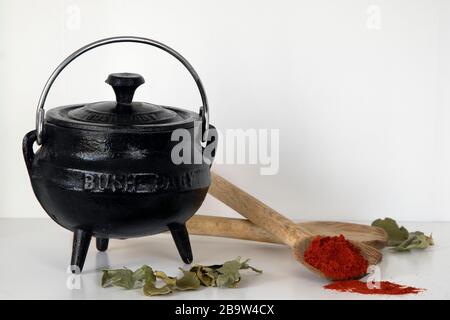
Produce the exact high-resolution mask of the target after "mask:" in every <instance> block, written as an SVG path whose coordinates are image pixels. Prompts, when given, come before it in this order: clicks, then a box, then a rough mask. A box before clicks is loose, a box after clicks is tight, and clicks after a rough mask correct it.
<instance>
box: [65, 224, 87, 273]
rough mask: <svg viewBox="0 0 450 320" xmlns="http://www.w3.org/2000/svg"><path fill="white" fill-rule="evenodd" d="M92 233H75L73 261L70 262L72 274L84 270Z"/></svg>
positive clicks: (78, 230)
mask: <svg viewBox="0 0 450 320" xmlns="http://www.w3.org/2000/svg"><path fill="white" fill-rule="evenodd" d="M91 238H92V233H91V232H89V231H84V230H81V229H76V230H75V231H74V233H73V246H72V260H71V262H70V266H71V270H72V273H80V272H81V271H82V270H83V266H84V261H85V260H86V255H87V253H88V249H89V245H90V243H91Z"/></svg>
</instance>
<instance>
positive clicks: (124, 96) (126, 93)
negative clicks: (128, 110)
mask: <svg viewBox="0 0 450 320" xmlns="http://www.w3.org/2000/svg"><path fill="white" fill-rule="evenodd" d="M105 82H106V83H107V84H109V85H110V86H111V87H113V89H114V93H115V94H116V101H117V106H118V107H120V106H121V105H122V106H123V105H128V104H130V103H131V102H132V101H133V96H134V91H135V90H136V89H137V87H139V86H140V85H141V84H143V83H144V82H145V80H144V78H143V77H142V76H141V75H140V74H137V73H128V72H121V73H111V74H110V75H109V76H108V78H107V79H106V80H105Z"/></svg>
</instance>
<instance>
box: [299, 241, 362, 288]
mask: <svg viewBox="0 0 450 320" xmlns="http://www.w3.org/2000/svg"><path fill="white" fill-rule="evenodd" d="M304 259H305V262H306V263H308V264H309V265H311V266H313V267H314V268H316V269H319V270H320V271H322V273H323V274H324V275H325V276H326V277H327V278H329V279H333V280H347V279H354V278H360V277H361V276H363V275H365V274H366V272H367V267H368V266H369V264H368V263H367V260H366V259H364V257H363V256H362V255H361V254H360V252H359V249H358V248H357V247H355V246H354V245H353V244H352V243H351V242H350V241H348V240H346V239H345V238H344V236H343V235H340V236H338V237H315V238H314V239H313V241H312V242H311V244H310V245H309V247H308V248H307V249H306V251H305V254H304Z"/></svg>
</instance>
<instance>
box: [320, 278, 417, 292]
mask: <svg viewBox="0 0 450 320" xmlns="http://www.w3.org/2000/svg"><path fill="white" fill-rule="evenodd" d="M378 284H379V287H377V286H374V287H373V288H369V287H368V285H367V283H366V282H362V281H359V280H347V281H337V282H333V283H330V284H328V285H326V286H324V288H325V289H330V290H336V291H340V292H356V293H361V294H389V295H401V294H417V293H419V292H422V291H424V290H425V289H420V288H414V287H408V286H404V285H401V284H397V283H393V282H389V281H381V282H379V283H378Z"/></svg>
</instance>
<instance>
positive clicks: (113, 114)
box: [66, 73, 184, 126]
mask: <svg viewBox="0 0 450 320" xmlns="http://www.w3.org/2000/svg"><path fill="white" fill-rule="evenodd" d="M105 82H106V83H107V84H109V85H111V87H112V88H113V90H114V93H115V94H116V101H102V102H94V103H89V104H86V105H83V106H80V107H78V108H74V109H72V110H70V111H68V112H67V114H66V117H67V118H69V119H70V120H76V121H80V122H87V123H91V124H100V125H102V124H111V125H120V126H133V125H151V124H168V123H174V122H179V121H182V120H183V119H184V117H183V116H182V114H180V113H179V112H177V111H176V110H173V109H169V108H167V107H163V106H160V105H155V104H151V103H147V102H137V101H134V102H133V96H134V92H135V90H136V89H137V88H138V87H139V86H140V85H142V84H143V83H144V82H145V80H144V78H143V77H142V76H141V75H139V74H136V73H112V74H110V75H109V76H108V78H107V79H106V80H105Z"/></svg>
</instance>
